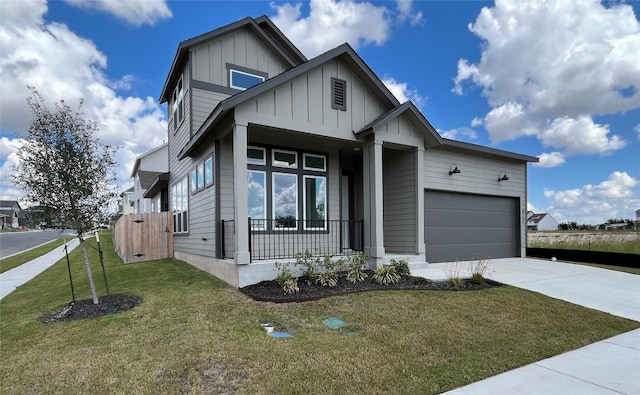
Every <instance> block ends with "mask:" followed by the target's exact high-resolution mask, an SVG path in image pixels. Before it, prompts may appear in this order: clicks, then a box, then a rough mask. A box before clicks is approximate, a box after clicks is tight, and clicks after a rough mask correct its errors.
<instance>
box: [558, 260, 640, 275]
mask: <svg viewBox="0 0 640 395" xmlns="http://www.w3.org/2000/svg"><path fill="white" fill-rule="evenodd" d="M565 263H574V264H576V265H585V266H593V267H599V268H600V269H607V270H615V271H618V272H624V273H631V274H640V268H637V267H625V266H613V265H600V264H597V263H583V262H565Z"/></svg>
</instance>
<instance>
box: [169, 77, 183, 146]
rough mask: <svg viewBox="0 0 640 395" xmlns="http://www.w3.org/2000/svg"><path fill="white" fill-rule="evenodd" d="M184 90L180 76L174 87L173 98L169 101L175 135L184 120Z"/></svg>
mask: <svg viewBox="0 0 640 395" xmlns="http://www.w3.org/2000/svg"><path fill="white" fill-rule="evenodd" d="M183 98H184V89H183V84H182V76H180V79H179V80H178V84H177V85H176V89H175V90H174V91H173V96H172V99H171V113H172V115H173V133H174V134H175V133H176V132H177V131H178V126H180V124H181V123H182V119H183V118H184V105H183V103H184V100H183Z"/></svg>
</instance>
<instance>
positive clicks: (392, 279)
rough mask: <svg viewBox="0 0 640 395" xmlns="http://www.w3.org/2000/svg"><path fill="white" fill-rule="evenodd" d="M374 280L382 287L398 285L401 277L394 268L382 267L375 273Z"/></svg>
mask: <svg viewBox="0 0 640 395" xmlns="http://www.w3.org/2000/svg"><path fill="white" fill-rule="evenodd" d="M373 279H374V280H375V281H376V282H377V283H378V284H380V285H389V284H396V283H398V281H400V275H399V274H398V273H396V269H395V268H394V267H393V266H382V267H379V268H377V269H376V271H375V273H373Z"/></svg>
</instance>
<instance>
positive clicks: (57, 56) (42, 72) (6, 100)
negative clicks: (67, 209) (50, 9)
mask: <svg viewBox="0 0 640 395" xmlns="http://www.w3.org/2000/svg"><path fill="white" fill-rule="evenodd" d="M46 12H47V7H46V3H44V2H43V1H40V2H0V14H2V15H16V19H15V20H13V19H11V20H7V23H5V18H3V24H2V25H0V46H1V47H2V52H1V53H0V78H1V79H2V81H3V83H2V84H0V130H2V135H3V139H8V140H10V141H15V139H14V138H11V137H9V136H5V134H7V133H8V134H16V135H24V134H26V131H27V130H28V127H29V123H30V122H31V120H32V119H33V114H32V113H31V111H30V109H29V107H28V106H27V103H26V98H27V97H29V96H30V92H29V90H28V89H27V88H26V86H27V85H31V86H34V87H35V88H36V89H37V90H38V91H39V92H40V94H42V95H43V97H44V98H45V100H46V102H47V104H48V105H50V106H53V105H54V103H55V102H57V101H59V100H61V99H64V100H65V102H66V103H68V104H69V105H71V106H72V108H74V107H75V106H77V104H78V102H79V100H80V99H81V98H84V106H83V111H84V113H85V116H86V117H87V118H91V119H93V120H95V121H96V122H98V126H99V129H100V130H99V133H98V135H97V136H96V137H98V138H100V139H101V141H103V142H104V143H107V144H111V145H124V147H123V148H122V149H121V150H120V151H119V152H118V154H117V156H116V159H117V161H118V163H119V164H120V167H119V168H118V169H117V174H118V177H119V179H120V183H121V185H124V184H130V183H131V179H130V178H129V176H130V171H131V169H130V166H131V165H132V163H133V160H134V159H135V158H136V157H137V156H138V155H140V154H142V153H144V152H146V151H148V150H149V149H151V148H154V147H156V146H158V145H160V144H162V141H163V140H166V138H167V137H166V133H167V132H166V130H167V129H166V128H167V123H166V120H165V115H164V112H163V110H162V109H161V107H160V105H159V104H158V103H157V102H156V101H155V100H154V99H153V98H151V97H147V98H140V97H133V96H128V97H127V96H120V95H118V94H117V93H116V92H115V91H114V89H116V88H117V89H127V88H130V86H131V84H133V83H134V82H135V76H129V75H127V76H123V77H121V78H120V79H119V80H114V81H112V80H109V78H108V77H107V76H106V75H105V70H106V67H107V57H106V56H105V55H104V54H103V53H102V52H100V50H99V49H98V48H96V46H95V45H94V43H93V42H91V41H89V40H86V39H84V38H82V37H79V36H78V35H76V34H75V33H74V32H72V31H70V30H69V29H68V27H67V26H66V25H64V24H60V23H54V22H45V21H44V19H43V16H44V15H45V14H46ZM5 144H8V143H3V147H4V145H5ZM2 159H3V161H4V160H5V158H4V153H3V158H2ZM4 165H6V162H5V163H3V171H7V172H10V167H6V166H4ZM4 182H5V181H3V185H2V186H3V192H2V193H3V194H4V195H6V194H7V193H9V191H13V192H12V193H16V190H15V189H14V188H10V187H9V186H7V185H6V184H4ZM5 187H6V188H7V189H5ZM21 195H22V194H19V195H18V196H13V198H18V197H20V196H21Z"/></svg>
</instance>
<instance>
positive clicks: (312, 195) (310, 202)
mask: <svg viewBox="0 0 640 395" xmlns="http://www.w3.org/2000/svg"><path fill="white" fill-rule="evenodd" d="M326 199H327V179H326V177H319V176H304V228H305V229H313V230H325V229H326V228H327V222H326V219H327V213H326V206H327V205H326Z"/></svg>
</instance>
